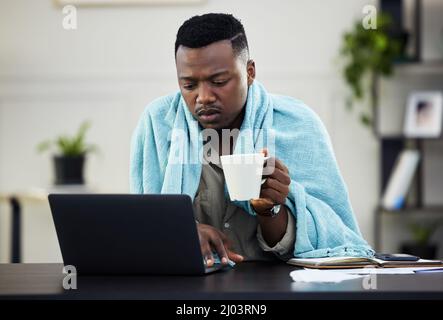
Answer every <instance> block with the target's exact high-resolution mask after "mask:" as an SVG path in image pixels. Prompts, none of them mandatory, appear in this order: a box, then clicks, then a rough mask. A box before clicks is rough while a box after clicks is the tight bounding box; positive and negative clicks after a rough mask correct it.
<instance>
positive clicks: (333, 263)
mask: <svg viewBox="0 0 443 320" xmlns="http://www.w3.org/2000/svg"><path fill="white" fill-rule="evenodd" d="M287 263H288V264H291V265H294V266H299V267H305V268H313V269H347V268H365V267H374V268H408V267H439V266H443V262H442V261H440V260H426V259H419V260H418V261H384V260H380V259H377V258H361V257H327V258H310V259H299V258H292V259H290V260H289V261H288V262H287Z"/></svg>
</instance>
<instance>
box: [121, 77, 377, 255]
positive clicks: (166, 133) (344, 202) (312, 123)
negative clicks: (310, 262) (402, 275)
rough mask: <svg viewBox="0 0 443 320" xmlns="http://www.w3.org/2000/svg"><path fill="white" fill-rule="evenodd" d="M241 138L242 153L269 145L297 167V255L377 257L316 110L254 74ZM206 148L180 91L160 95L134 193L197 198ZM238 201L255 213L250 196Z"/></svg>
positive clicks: (142, 133) (144, 126)
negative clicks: (276, 90)
mask: <svg viewBox="0 0 443 320" xmlns="http://www.w3.org/2000/svg"><path fill="white" fill-rule="evenodd" d="M264 132H268V133H269V132H271V133H272V137H273V140H272V141H274V142H275V145H272V146H270V145H268V144H267V140H266V138H264V137H263V135H264ZM266 137H268V135H266ZM238 139H242V140H241V141H242V143H241V144H239V143H237V145H236V147H235V149H234V153H252V152H260V151H261V149H262V148H263V147H268V148H269V149H270V153H271V155H272V154H274V155H275V157H277V158H278V159H280V160H281V161H282V162H283V163H284V164H285V165H286V166H287V167H288V169H289V173H290V177H291V180H292V181H291V185H290V192H289V195H288V198H287V200H286V206H287V207H288V208H289V209H290V211H291V213H292V214H293V215H294V217H295V219H296V241H295V247H294V256H295V257H300V258H317V257H328V256H362V257H371V256H373V253H374V252H373V250H372V249H371V248H370V246H369V245H368V244H367V242H366V241H365V240H364V239H363V237H362V235H361V233H360V230H359V228H358V225H357V222H356V219H355V216H354V213H353V211H352V208H351V205H350V201H349V196H348V192H347V189H346V186H345V184H344V181H343V179H342V177H341V175H340V172H339V169H338V166H337V162H336V160H335V157H334V153H333V150H332V146H331V143H330V140H329V136H328V134H327V132H326V130H325V128H324V126H323V124H322V123H321V121H320V119H319V118H318V116H317V115H316V114H315V113H314V112H313V111H311V110H310V109H309V108H308V107H307V106H305V105H304V104H303V103H302V102H301V101H299V100H295V99H293V98H290V97H286V96H278V95H273V94H269V93H267V92H266V90H265V88H264V87H263V86H262V85H261V84H260V83H258V82H257V81H254V83H253V84H252V85H251V86H250V87H249V90H248V98H247V103H246V110H245V117H244V121H243V124H242V126H241V128H240V136H239V138H238ZM202 150H203V139H202V136H201V128H200V126H199V125H198V122H197V121H196V120H195V119H194V118H193V116H192V114H191V113H190V112H189V110H188V108H187V106H186V104H185V101H184V99H183V97H182V96H181V94H180V92H177V93H175V94H172V95H169V96H165V97H161V98H158V99H156V100H155V101H153V102H152V103H151V104H150V105H148V106H147V108H146V109H145V111H144V113H143V115H142V117H141V119H140V121H139V123H138V126H137V128H136V129H135V132H134V134H133V138H132V145H131V163H130V180H131V181H130V185H131V192H133V193H168V194H188V195H189V196H190V197H191V198H192V199H194V197H195V194H196V192H197V188H198V185H199V181H200V176H201V171H202V163H201V161H200V160H201V157H202ZM235 204H236V205H237V206H239V207H241V208H243V209H244V210H245V211H246V212H245V214H248V213H249V214H252V215H254V212H253V210H252V209H251V207H250V204H249V202H248V201H238V202H235Z"/></svg>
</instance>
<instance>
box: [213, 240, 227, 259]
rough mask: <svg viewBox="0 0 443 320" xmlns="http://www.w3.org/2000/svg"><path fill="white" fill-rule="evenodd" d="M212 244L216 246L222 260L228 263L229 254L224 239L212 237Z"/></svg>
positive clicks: (215, 248)
mask: <svg viewBox="0 0 443 320" xmlns="http://www.w3.org/2000/svg"><path fill="white" fill-rule="evenodd" d="M211 243H212V245H213V246H214V250H215V251H216V252H217V254H218V256H219V258H220V262H221V263H222V264H228V254H227V252H226V249H225V245H224V244H223V241H222V239H221V238H217V239H212V240H211Z"/></svg>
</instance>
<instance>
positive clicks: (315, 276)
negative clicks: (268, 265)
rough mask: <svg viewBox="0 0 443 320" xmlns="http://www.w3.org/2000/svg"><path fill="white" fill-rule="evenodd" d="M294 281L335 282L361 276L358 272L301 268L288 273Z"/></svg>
mask: <svg viewBox="0 0 443 320" xmlns="http://www.w3.org/2000/svg"><path fill="white" fill-rule="evenodd" d="M289 275H290V276H291V278H292V280H294V281H295V282H332V283H337V282H341V281H344V280H351V279H357V278H361V277H363V275H358V274H346V273H340V272H331V271H330V270H316V269H302V270H294V271H292V272H291V273H290V274H289Z"/></svg>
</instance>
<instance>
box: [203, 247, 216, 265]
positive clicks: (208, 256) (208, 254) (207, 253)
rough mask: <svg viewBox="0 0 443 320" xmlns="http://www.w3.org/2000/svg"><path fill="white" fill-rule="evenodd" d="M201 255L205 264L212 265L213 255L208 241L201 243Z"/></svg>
mask: <svg viewBox="0 0 443 320" xmlns="http://www.w3.org/2000/svg"><path fill="white" fill-rule="evenodd" d="M202 255H203V259H204V260H205V263H206V265H207V266H208V267H212V265H213V264H214V257H213V256H212V251H211V246H210V245H209V243H208V242H206V244H204V245H202Z"/></svg>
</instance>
